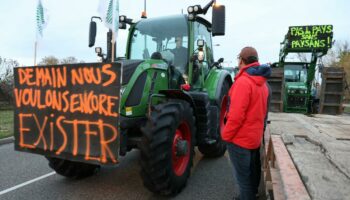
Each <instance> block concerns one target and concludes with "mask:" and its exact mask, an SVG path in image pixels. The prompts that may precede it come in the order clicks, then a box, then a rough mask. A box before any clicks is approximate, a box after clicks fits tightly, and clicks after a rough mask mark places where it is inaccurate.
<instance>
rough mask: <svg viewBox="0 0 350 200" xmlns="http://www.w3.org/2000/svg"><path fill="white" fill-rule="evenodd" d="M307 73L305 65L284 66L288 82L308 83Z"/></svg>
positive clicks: (285, 77)
mask: <svg viewBox="0 0 350 200" xmlns="http://www.w3.org/2000/svg"><path fill="white" fill-rule="evenodd" d="M306 78H307V71H306V67H305V66H304V64H301V65H297V64H286V65H285V66H284V79H285V81H286V82H306Z"/></svg>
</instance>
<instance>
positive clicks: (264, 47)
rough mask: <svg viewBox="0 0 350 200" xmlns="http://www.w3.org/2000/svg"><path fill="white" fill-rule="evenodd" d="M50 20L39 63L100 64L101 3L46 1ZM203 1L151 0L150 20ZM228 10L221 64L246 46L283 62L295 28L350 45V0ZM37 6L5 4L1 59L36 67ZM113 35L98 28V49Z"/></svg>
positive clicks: (234, 0) (121, 47)
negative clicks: (319, 31) (330, 31)
mask: <svg viewBox="0 0 350 200" xmlns="http://www.w3.org/2000/svg"><path fill="white" fill-rule="evenodd" d="M42 2H43V5H44V7H45V8H46V9H47V10H48V11H49V16H50V20H49V23H48V26H47V27H46V29H44V37H43V40H42V41H41V42H40V44H39V47H38V57H37V60H38V61H40V60H41V59H42V58H43V57H45V56H49V55H54V56H56V57H58V58H64V57H68V56H74V57H76V58H78V59H79V60H84V61H85V62H95V61H96V55H95V53H94V49H92V48H89V47H88V26H89V22H90V17H91V16H93V15H97V14H98V13H97V8H98V2H99V0H42ZM207 2H208V1H203V0H148V1H147V13H148V17H149V18H151V17H157V16H164V15H172V14H180V13H181V11H182V9H183V10H184V12H186V9H187V7H188V6H189V5H195V4H201V5H202V6H204V5H205V4H206V3H207ZM218 2H219V3H220V4H224V5H225V6H226V36H223V37H222V36H221V37H214V40H213V43H214V44H219V45H218V46H216V47H214V48H215V52H214V56H215V59H218V58H220V57H223V58H225V60H226V61H228V62H230V61H231V62H233V63H232V65H236V63H235V62H236V56H237V54H238V53H239V51H240V49H241V48H243V47H244V46H247V45H249V46H253V47H255V48H256V49H257V50H258V52H259V56H260V61H261V63H266V62H275V61H277V60H278V53H279V48H280V45H279V44H280V42H281V41H282V40H283V38H284V35H285V34H286V33H287V31H288V26H292V25H294V26H295V25H320V24H332V25H333V26H334V39H335V40H337V41H344V40H348V41H350V21H349V20H350V10H349V9H350V1H349V0H218ZM119 3H120V14H122V15H127V16H128V17H130V18H133V19H140V16H141V11H142V10H143V0H119ZM36 6H37V0H0V56H1V57H4V58H12V59H16V60H18V61H19V63H20V64H21V65H29V66H30V65H33V57H34V42H35V35H36V29H35V23H36V22H35V12H36ZM210 18H211V17H209V19H210ZM106 31H107V29H106V28H105V27H104V26H103V25H102V24H98V36H97V42H96V44H97V45H98V46H102V47H103V48H104V49H105V43H106V41H105V40H106V39H105V38H106V34H105V33H106ZM126 36H127V32H126V30H121V31H119V37H118V56H122V55H124V52H125V42H126Z"/></svg>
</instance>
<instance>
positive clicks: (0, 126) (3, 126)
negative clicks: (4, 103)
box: [0, 109, 13, 139]
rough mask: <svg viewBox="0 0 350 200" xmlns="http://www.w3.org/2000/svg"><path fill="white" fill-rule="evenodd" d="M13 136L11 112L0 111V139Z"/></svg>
mask: <svg viewBox="0 0 350 200" xmlns="http://www.w3.org/2000/svg"><path fill="white" fill-rule="evenodd" d="M12 135H13V110H2V109H1V110H0V139H2V138H6V137H9V136H12Z"/></svg>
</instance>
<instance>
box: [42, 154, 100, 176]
mask: <svg viewBox="0 0 350 200" xmlns="http://www.w3.org/2000/svg"><path fill="white" fill-rule="evenodd" d="M46 158H47V160H48V161H49V166H50V167H51V168H52V169H53V170H55V171H56V173H57V174H59V175H62V176H65V177H67V178H74V179H81V178H86V177H89V176H92V175H93V174H95V173H96V172H97V171H98V170H99V168H100V166H99V165H93V164H87V163H81V162H75V161H70V160H64V159H60V158H54V157H46Z"/></svg>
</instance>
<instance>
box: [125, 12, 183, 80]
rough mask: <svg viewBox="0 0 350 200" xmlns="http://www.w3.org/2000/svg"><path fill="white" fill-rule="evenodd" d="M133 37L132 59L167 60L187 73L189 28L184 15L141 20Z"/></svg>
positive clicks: (131, 45)
mask: <svg viewBox="0 0 350 200" xmlns="http://www.w3.org/2000/svg"><path fill="white" fill-rule="evenodd" d="M131 37H132V38H131V44H130V49H129V55H130V59H150V58H153V59H165V60H167V61H168V62H169V63H170V64H172V65H174V66H175V67H176V68H177V69H178V70H179V71H180V72H181V73H185V72H186V66H187V63H188V26H187V20H186V18H185V16H184V15H177V16H170V17H162V18H154V19H144V20H141V21H140V22H139V23H138V24H137V25H136V27H135V29H134V31H133V32H132V35H131Z"/></svg>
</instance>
